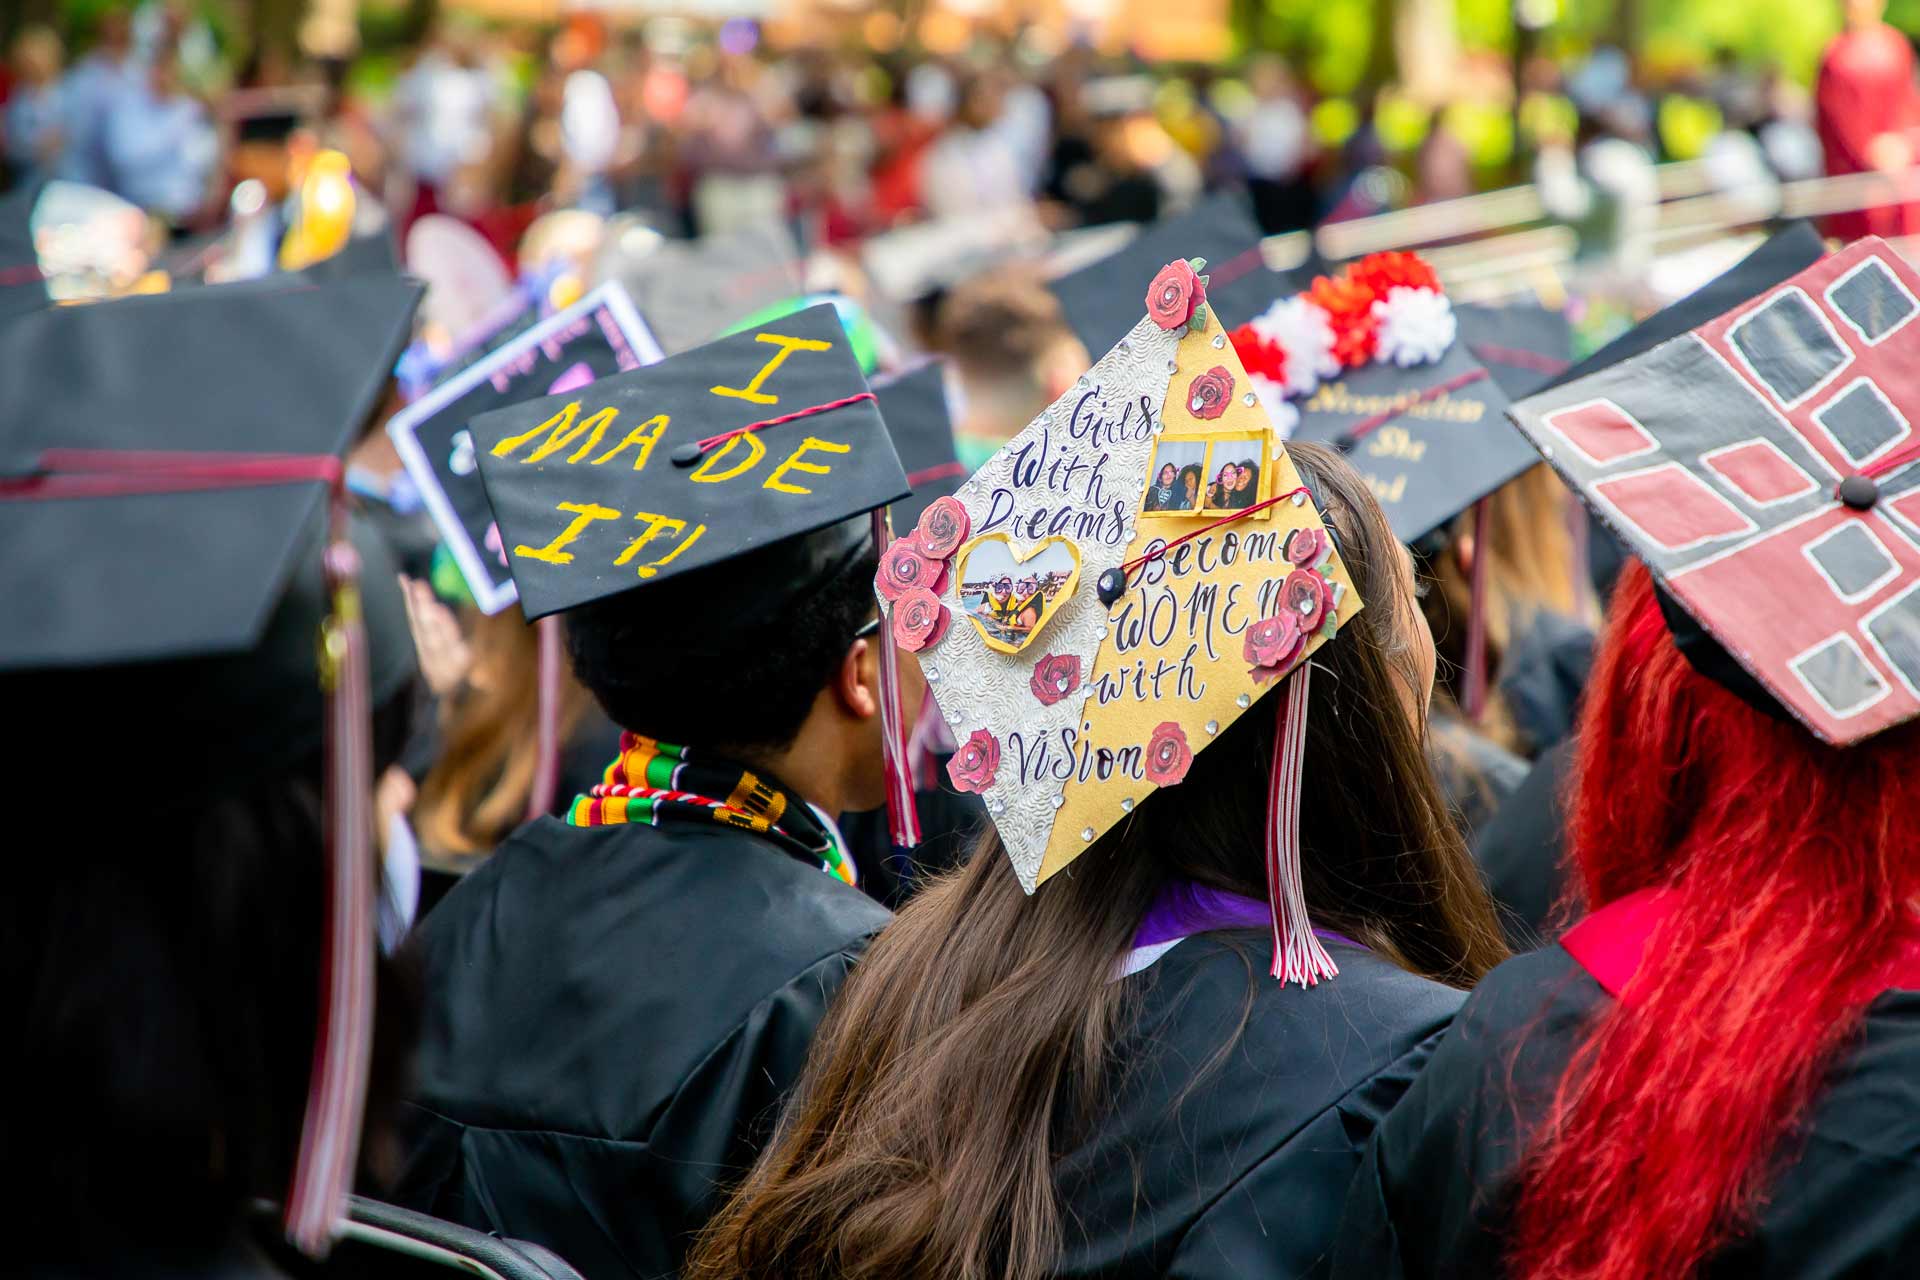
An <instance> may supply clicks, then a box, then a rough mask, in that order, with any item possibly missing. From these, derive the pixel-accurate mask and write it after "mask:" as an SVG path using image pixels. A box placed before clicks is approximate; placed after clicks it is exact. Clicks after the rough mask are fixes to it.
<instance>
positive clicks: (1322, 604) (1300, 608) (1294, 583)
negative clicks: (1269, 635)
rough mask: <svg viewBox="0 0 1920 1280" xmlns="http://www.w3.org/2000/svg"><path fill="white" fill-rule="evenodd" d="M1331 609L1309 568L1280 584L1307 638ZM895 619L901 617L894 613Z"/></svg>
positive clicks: (1326, 590) (1329, 597)
mask: <svg viewBox="0 0 1920 1280" xmlns="http://www.w3.org/2000/svg"><path fill="white" fill-rule="evenodd" d="M1332 607H1333V589H1332V588H1331V587H1329V586H1328V585H1327V580H1326V579H1325V578H1323V577H1321V576H1320V575H1319V574H1317V573H1315V572H1314V571H1313V570H1311V569H1295V570H1294V571H1293V572H1292V573H1290V574H1288V575H1287V580H1286V581H1285V582H1283V583H1281V584H1280V611H1281V612H1282V613H1288V614H1292V615H1293V616H1294V618H1296V619H1298V621H1299V623H1300V630H1301V631H1302V632H1303V633H1304V634H1306V635H1312V634H1313V633H1314V632H1316V631H1318V630H1319V629H1320V624H1321V623H1322V622H1325V621H1326V620H1327V610H1329V609H1331V608H1332ZM895 608H896V609H897V608H898V606H897V605H896V606H895ZM894 616H895V617H896V618H897V617H899V616H900V615H899V614H898V613H897V612H896V613H895V614H894Z"/></svg>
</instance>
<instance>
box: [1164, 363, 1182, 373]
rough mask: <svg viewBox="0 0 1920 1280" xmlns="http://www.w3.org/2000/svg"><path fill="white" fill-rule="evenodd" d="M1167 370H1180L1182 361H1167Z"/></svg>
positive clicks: (1171, 371) (1170, 371)
mask: <svg viewBox="0 0 1920 1280" xmlns="http://www.w3.org/2000/svg"><path fill="white" fill-rule="evenodd" d="M1167 372H1168V373H1178V372H1180V362H1179V361H1178V360H1169V361H1167Z"/></svg>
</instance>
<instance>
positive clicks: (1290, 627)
mask: <svg viewBox="0 0 1920 1280" xmlns="http://www.w3.org/2000/svg"><path fill="white" fill-rule="evenodd" d="M1242 643H1243V645H1244V648H1243V650H1242V652H1243V654H1244V656H1245V657H1246V660H1247V663H1248V665H1249V666H1251V667H1252V668H1253V673H1254V675H1255V676H1256V677H1258V676H1259V675H1260V672H1261V671H1262V669H1265V670H1266V671H1267V678H1268V679H1271V678H1272V677H1273V676H1276V675H1278V674H1280V671H1279V668H1281V667H1284V666H1285V665H1286V664H1287V663H1289V662H1292V661H1293V660H1294V659H1295V658H1297V657H1299V656H1300V652H1301V650H1303V649H1305V648H1306V647H1307V637H1306V634H1305V633H1304V632H1302V631H1301V630H1300V620H1299V619H1298V618H1296V617H1295V616H1293V615H1292V614H1290V613H1288V612H1286V611H1285V610H1284V609H1283V610H1281V611H1280V612H1279V613H1276V614H1274V615H1273V616H1272V617H1270V618H1262V619H1260V621H1258V622H1256V623H1254V624H1253V625H1252V626H1250V627H1248V628H1247V635H1246V639H1245V640H1244V641H1243V642H1242Z"/></svg>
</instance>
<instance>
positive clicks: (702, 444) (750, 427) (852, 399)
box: [694, 391, 874, 453]
mask: <svg viewBox="0 0 1920 1280" xmlns="http://www.w3.org/2000/svg"><path fill="white" fill-rule="evenodd" d="M872 399H874V394H873V392H871V391H862V392H861V393H860V394H859V395H856V396H846V397H843V398H842V399H839V400H830V401H828V402H827V403H826V404H816V405H813V406H811V407H809V408H805V409H796V410H794V411H793V412H792V413H783V414H781V415H780V416H779V417H777V418H767V419H764V420H762V421H760V422H749V423H748V424H747V425H746V426H744V427H735V428H734V429H733V430H732V431H723V432H721V433H720V434H719V435H717V436H708V437H707V438H706V439H705V440H696V441H694V448H696V449H698V450H700V452H702V453H705V452H706V451H707V450H708V449H711V448H712V447H713V446H714V445H717V444H724V443H726V442H727V441H728V440H731V439H733V438H734V437H735V436H744V435H746V434H747V433H748V432H750V431H758V430H760V429H761V428H762V427H777V426H779V425H780V424H781V423H783V422H798V421H799V420H800V419H801V418H811V417H812V416H813V415H814V414H816V413H829V412H831V411H833V410H835V409H844V408H846V407H847V406H848V405H850V404H859V403H860V402H861V401H862V400H872Z"/></svg>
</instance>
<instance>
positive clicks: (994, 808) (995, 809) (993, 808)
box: [987, 800, 1007, 818]
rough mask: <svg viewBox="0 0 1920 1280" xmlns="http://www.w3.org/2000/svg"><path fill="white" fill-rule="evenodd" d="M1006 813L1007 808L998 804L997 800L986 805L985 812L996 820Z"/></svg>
mask: <svg viewBox="0 0 1920 1280" xmlns="http://www.w3.org/2000/svg"><path fill="white" fill-rule="evenodd" d="M1006 811H1007V806H1006V805H1005V804H1003V803H1002V802H1000V801H999V800H994V801H991V802H990V803H988V805H987V812H988V813H990V814H992V815H993V816H994V817H996V818H997V817H999V816H1000V815H1001V814H1003V813H1005V812H1006Z"/></svg>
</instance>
